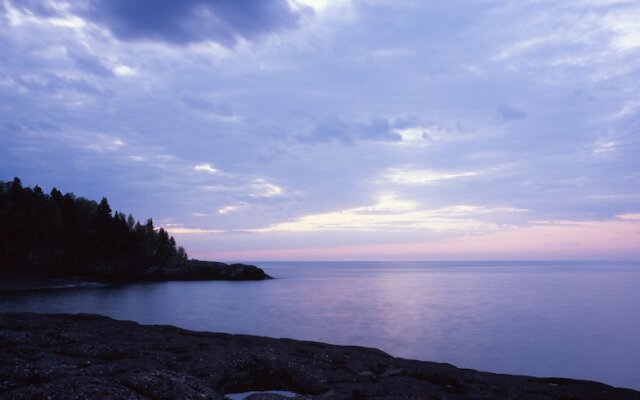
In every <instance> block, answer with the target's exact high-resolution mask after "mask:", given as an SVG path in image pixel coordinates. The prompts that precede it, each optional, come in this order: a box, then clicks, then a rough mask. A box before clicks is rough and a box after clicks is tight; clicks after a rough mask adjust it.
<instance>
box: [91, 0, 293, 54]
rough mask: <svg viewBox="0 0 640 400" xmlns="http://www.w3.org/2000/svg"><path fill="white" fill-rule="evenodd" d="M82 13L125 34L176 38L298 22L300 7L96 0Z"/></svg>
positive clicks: (226, 0)
mask: <svg viewBox="0 0 640 400" xmlns="http://www.w3.org/2000/svg"><path fill="white" fill-rule="evenodd" d="M89 4H90V6H89V7H88V8H86V9H85V10H83V11H84V12H83V16H84V17H85V18H88V19H90V20H92V21H95V22H97V23H99V24H103V25H104V26H106V27H107V28H108V29H109V30H110V31H111V32H112V33H113V34H114V35H115V36H116V37H118V38H119V39H122V40H152V41H161V42H167V43H172V44H187V43H195V42H206V41H213V42H216V43H219V44H221V45H223V46H225V47H233V46H234V45H236V43H237V42H238V41H239V40H241V39H244V40H254V39H256V38H258V37H260V36H263V35H266V34H270V33H273V32H278V31H280V30H283V29H288V28H292V27H295V26H296V25H297V22H298V18H299V16H298V13H297V12H296V11H295V10H293V9H292V8H291V7H290V5H289V2H287V1H286V0H261V1H252V0H181V1H173V0H94V1H92V2H90V3H89Z"/></svg>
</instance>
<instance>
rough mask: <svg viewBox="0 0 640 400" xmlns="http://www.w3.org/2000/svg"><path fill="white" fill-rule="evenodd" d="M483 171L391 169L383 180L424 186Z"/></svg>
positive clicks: (475, 174) (476, 174)
mask: <svg viewBox="0 0 640 400" xmlns="http://www.w3.org/2000/svg"><path fill="white" fill-rule="evenodd" d="M482 173H484V171H458V172H452V171H435V170H426V169H423V170H415V169H413V170H412V169H398V168H391V169H389V170H388V171H387V172H386V173H385V174H384V175H383V177H384V179H385V180H388V181H389V182H392V183H398V184H404V185H424V184H430V183H436V182H439V181H446V180H451V179H458V178H469V177H473V176H478V175H480V174H482Z"/></svg>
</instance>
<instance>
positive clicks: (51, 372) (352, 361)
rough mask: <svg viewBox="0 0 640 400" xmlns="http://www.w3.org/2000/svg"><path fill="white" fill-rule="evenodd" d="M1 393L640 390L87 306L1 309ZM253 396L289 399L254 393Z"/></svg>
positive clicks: (426, 395) (622, 397) (579, 393)
mask: <svg viewBox="0 0 640 400" xmlns="http://www.w3.org/2000/svg"><path fill="white" fill-rule="evenodd" d="M0 354H1V356H0V399H14V400H19V399H41V398H47V399H213V400H222V399H224V396H225V394H229V393H240V392H248V391H262V390H285V391H291V392H295V393H300V395H299V396H298V397H296V399H298V400H302V399H327V400H333V399H336V400H338V399H344V400H346V399H565V400H568V399H593V400H597V399H603V400H604V399H607V400H608V399H618V400H626V399H629V400H630V399H640V392H637V391H633V390H628V389H617V388H613V387H611V386H607V385H604V384H601V383H596V382H589V381H579V380H572V379H561V378H533V377H527V376H514V375H504V374H493V373H487V372H479V371H475V370H469V369H459V368H456V367H454V366H452V365H449V364H439V363H433V362H423V361H413V360H405V359H400V358H394V357H392V356H390V355H388V354H386V353H384V352H382V351H380V350H376V349H370V348H364V347H354V346H335V345H328V344H323V343H315V342H304V341H297V340H290V339H270V338H265V337H256V336H245V335H229V334H224V333H206V332H192V331H187V330H184V329H179V328H175V327H172V326H157V325H153V326H149V325H139V324H137V323H135V322H128V321H116V320H113V319H110V318H107V317H103V316H99V315H88V314H78V315H70V314H28V313H8V314H0ZM250 399H252V400H259V399H273V400H275V399H285V397H282V396H279V395H261V394H254V395H252V396H251V397H250Z"/></svg>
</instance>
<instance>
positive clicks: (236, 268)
mask: <svg viewBox="0 0 640 400" xmlns="http://www.w3.org/2000/svg"><path fill="white" fill-rule="evenodd" d="M114 269H115V268H114V267H113V266H112V265H101V266H93V267H92V268H87V269H86V272H87V273H86V274H85V275H83V276H77V275H68V274H67V275H57V276H56V275H54V276H51V275H46V274H30V275H16V274H0V292H7V291H21V290H40V289H65V288H79V287H96V286H102V285H105V284H110V283H137V282H161V281H205V280H213V281H215V280H218V281H219V280H226V281H261V280H268V279H273V278H272V277H271V276H269V275H268V274H267V273H266V272H264V270H262V269H261V268H259V267H256V266H255V265H249V264H225V263H221V262H214V261H200V260H188V261H184V262H182V263H179V264H174V265H168V266H164V267H162V268H160V267H149V268H148V269H146V270H145V271H144V272H143V273H139V274H118V273H115V272H114Z"/></svg>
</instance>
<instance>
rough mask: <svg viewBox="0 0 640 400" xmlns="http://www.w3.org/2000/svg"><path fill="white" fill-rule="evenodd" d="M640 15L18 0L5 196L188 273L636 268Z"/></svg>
mask: <svg viewBox="0 0 640 400" xmlns="http://www.w3.org/2000/svg"><path fill="white" fill-rule="evenodd" d="M639 20H640V2H638V1H637V0H630V1H628V0H568V1H555V0H529V1H524V0H522V1H507V0H501V1H500V0H473V1H472V0H467V1H463V0H450V1H446V2H445V1H435V0H431V1H429V0H424V1H412V0H407V1H402V2H399V1H391V0H262V1H252V0H233V1H232V0H183V1H179V2H178V1H171V0H84V1H83V0H74V1H70V2H67V1H57V0H56V1H54V0H0V49H1V50H2V57H1V58H0V180H5V181H6V180H11V179H13V177H14V176H18V177H20V178H21V179H22V181H23V184H25V185H30V186H33V185H36V184H37V185H40V186H41V187H42V188H43V189H45V190H47V191H48V190H50V189H51V188H52V187H57V188H58V189H60V190H62V191H63V192H73V193H75V194H76V195H78V196H84V197H87V198H90V199H96V200H99V199H100V198H101V197H103V196H106V197H107V198H108V199H109V202H110V204H111V207H112V209H114V210H118V211H123V212H125V213H127V214H128V213H132V214H133V215H134V216H135V217H136V218H138V219H140V220H146V219H147V218H150V217H151V218H153V220H154V222H155V224H156V225H157V226H162V227H164V228H165V229H167V230H168V231H169V232H170V233H171V234H172V235H173V236H174V237H175V238H176V240H177V241H178V243H179V244H182V245H183V246H184V247H185V248H186V249H187V252H188V253H189V255H190V256H192V257H196V258H201V259H209V260H226V261H253V260H497V259H578V260H591V259H621V260H625V259H635V260H637V259H640V246H639V244H640V24H638V23H637V21H639Z"/></svg>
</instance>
